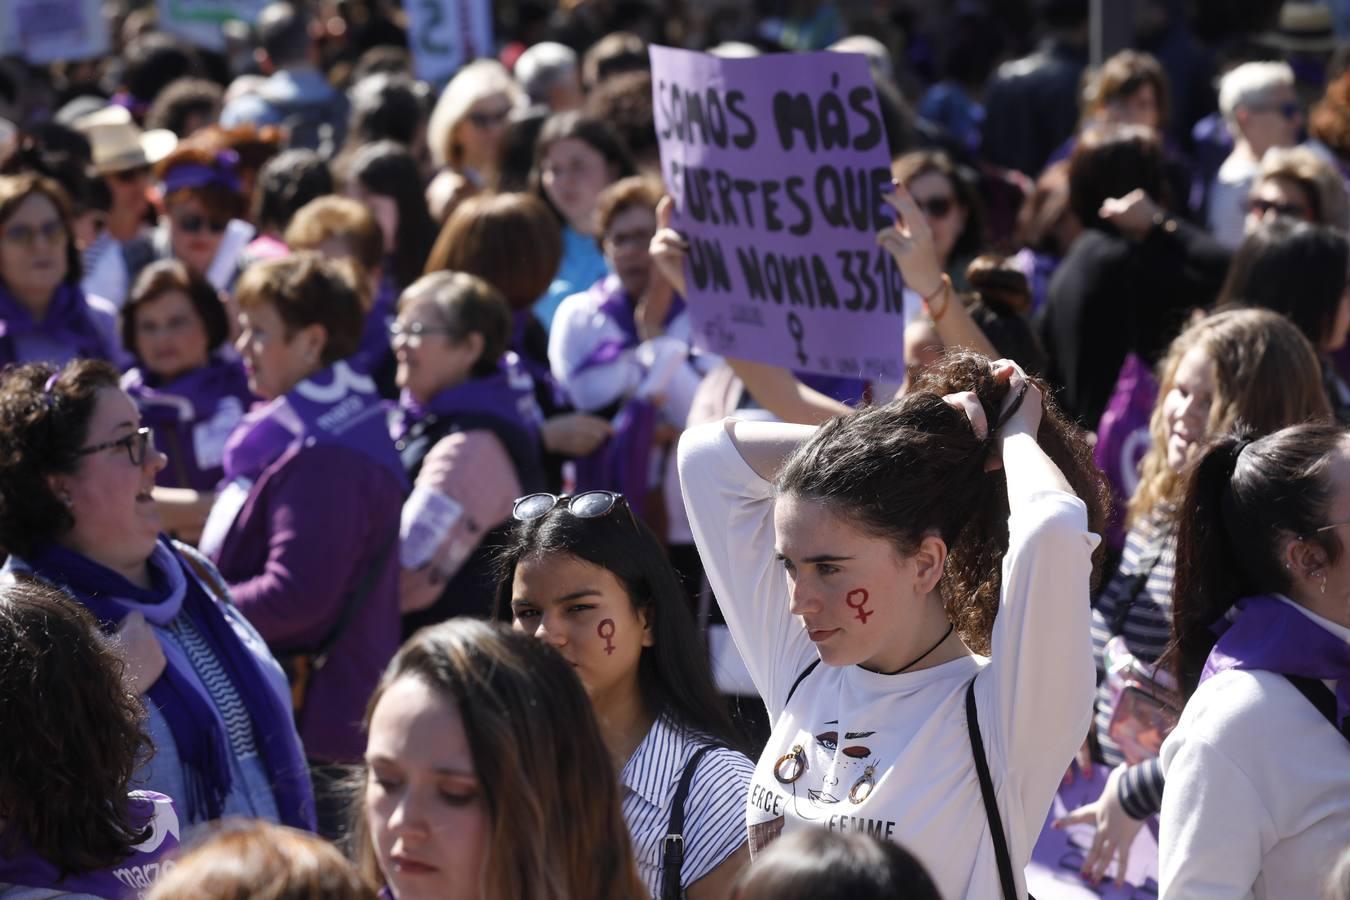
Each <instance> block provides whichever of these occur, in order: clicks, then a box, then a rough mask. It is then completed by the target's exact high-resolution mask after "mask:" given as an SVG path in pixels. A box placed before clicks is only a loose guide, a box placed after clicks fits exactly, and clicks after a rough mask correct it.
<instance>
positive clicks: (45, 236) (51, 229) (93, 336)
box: [0, 175, 123, 366]
mask: <svg viewBox="0 0 1350 900" xmlns="http://www.w3.org/2000/svg"><path fill="white" fill-rule="evenodd" d="M73 235H74V233H73V231H72V230H71V218H70V203H69V201H68V199H67V197H66V194H65V191H63V190H62V189H61V187H60V185H58V184H57V183H56V182H54V181H52V180H50V179H47V178H43V177H41V176H38V175H13V176H0V366H3V365H5V364H7V363H21V362H39V361H45V362H52V363H55V364H57V365H62V364H64V363H66V362H67V361H68V360H71V359H74V358H76V357H85V358H96V359H107V360H114V361H121V359H122V358H123V354H122V352H121V350H120V348H119V347H118V345H117V339H116V327H117V326H116V321H117V311H116V308H115V307H114V306H113V305H112V304H110V303H109V302H108V301H106V300H104V299H102V298H99V297H92V296H89V295H87V294H85V293H84V291H83V290H81V289H80V272H81V264H80V252H79V250H78V249H76V247H75V239H74V236H73Z"/></svg>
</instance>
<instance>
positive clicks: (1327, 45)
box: [1257, 2, 1336, 53]
mask: <svg viewBox="0 0 1350 900" xmlns="http://www.w3.org/2000/svg"><path fill="white" fill-rule="evenodd" d="M1332 26H1333V21H1332V16H1331V10H1330V9H1329V8H1328V7H1327V6H1326V5H1325V4H1322V3H1300V2H1286V3H1285V4H1284V5H1283V6H1281V7H1280V24H1279V28H1278V29H1277V30H1275V31H1267V32H1266V33H1264V34H1262V35H1260V36H1259V37H1258V38H1257V40H1258V41H1259V42H1260V43H1262V44H1264V45H1266V46H1267V47H1274V48H1276V49H1278V50H1284V51H1286V52H1290V53H1330V52H1331V51H1332V50H1334V49H1336V33H1335V31H1334V29H1333V27H1332Z"/></svg>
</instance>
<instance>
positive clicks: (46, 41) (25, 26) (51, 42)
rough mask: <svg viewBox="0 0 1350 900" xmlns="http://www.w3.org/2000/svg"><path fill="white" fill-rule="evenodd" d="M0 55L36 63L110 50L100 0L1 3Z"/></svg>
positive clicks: (85, 56) (33, 0)
mask: <svg viewBox="0 0 1350 900" xmlns="http://www.w3.org/2000/svg"><path fill="white" fill-rule="evenodd" d="M0 36H2V37H0V56H4V55H10V54H15V55H18V56H22V57H23V58H24V59H26V60H27V61H28V62H30V63H33V64H35V65H46V64H47V63H52V62H60V61H63V60H80V59H89V58H91V57H95V56H102V55H104V54H105V53H107V52H108V50H109V43H108V23H107V22H106V21H105V20H104V18H103V11H102V9H101V0H10V2H4V3H0Z"/></svg>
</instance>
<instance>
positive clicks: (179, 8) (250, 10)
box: [158, 0, 268, 53]
mask: <svg viewBox="0 0 1350 900" xmlns="http://www.w3.org/2000/svg"><path fill="white" fill-rule="evenodd" d="M267 3H268V0H158V6H159V27H160V28H161V29H162V30H164V31H167V32H169V33H170V34H176V35H178V36H179V37H181V38H182V39H183V40H185V41H190V42H192V43H194V44H196V45H197V46H198V47H205V48H206V49H207V50H214V51H216V52H218V53H219V52H223V51H224V50H225V49H226V46H225V32H224V31H222V30H221V26H222V25H224V24H225V23H226V22H228V21H230V20H232V19H238V20H239V21H242V22H248V23H249V24H250V25H251V24H253V23H254V22H256V21H257V20H258V14H259V13H261V12H262V11H263V7H264V6H266V5H267Z"/></svg>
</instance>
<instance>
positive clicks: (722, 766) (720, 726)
mask: <svg viewBox="0 0 1350 900" xmlns="http://www.w3.org/2000/svg"><path fill="white" fill-rule="evenodd" d="M513 515H514V517H515V519H516V527H515V530H514V531H513V533H512V534H511V537H510V541H509V543H508V544H507V546H506V548H505V549H504V550H503V552H502V554H501V557H500V559H501V576H502V577H501V582H500V584H499V586H498V588H497V610H498V614H499V615H500V616H503V617H505V616H507V615H509V616H510V618H511V621H512V624H513V627H514V628H515V629H516V630H518V631H523V632H525V633H527V634H531V635H534V636H535V637H537V638H539V639H540V640H543V641H545V642H547V643H549V644H551V645H552V646H554V647H556V648H557V649H558V651H559V652H560V653H561V654H562V655H563V658H564V659H566V660H567V662H568V663H569V664H571V666H572V667H573V669H574V670H575V671H576V673H577V675H578V676H579V677H580V678H581V683H582V684H583V685H584V686H585V688H586V693H587V694H589V695H590V698H591V707H592V708H593V709H594V710H595V715H596V718H597V719H598V720H599V722H600V732H601V734H602V735H603V736H604V739H605V745H606V747H607V748H608V750H609V756H610V761H611V764H612V766H613V768H614V771H616V772H617V773H618V774H619V781H620V784H621V785H622V788H623V810H624V816H625V818H626V819H627V820H628V828H629V833H630V834H631V835H632V838H633V851H634V854H635V855H636V857H637V863H638V871H639V872H640V873H641V875H642V879H643V881H644V882H645V883H646V885H647V889H648V891H650V893H651V896H652V897H655V898H678V897H681V896H688V897H691V898H695V900H698V898H722V897H725V896H726V894H727V891H728V890H729V888H730V886H731V883H732V882H733V881H734V880H735V878H736V876H737V874H738V873H739V872H740V870H741V868H743V867H744V865H745V863H746V861H747V858H748V857H747V851H746V846H745V802H746V796H747V794H746V791H747V787H748V785H749V782H750V776H751V773H752V771H753V766H752V765H751V763H750V761H749V760H748V759H747V758H746V757H745V755H744V754H742V753H740V752H739V751H737V750H735V749H733V747H734V746H735V745H736V744H737V743H738V740H737V736H736V735H735V733H734V729H733V727H732V726H731V724H730V722H729V721H728V719H727V715H726V712H725V706H724V704H723V701H722V698H721V697H720V696H719V695H718V694H717V691H716V689H715V688H714V686H713V680H712V673H711V671H710V669H709V666H708V663H707V657H706V655H705V653H704V651H703V644H702V641H701V640H700V639H699V636H698V633H697V630H696V629H695V627H694V620H693V617H692V615H690V612H689V601H688V599H687V597H686V594H685V591H684V588H683V587H682V586H681V585H680V582H679V577H678V576H677V575H676V573H675V570H674V569H673V568H672V567H671V565H670V563H669V562H668V561H667V559H666V556H665V553H664V551H663V550H662V548H661V544H660V542H659V541H658V540H657V538H656V535H654V534H653V533H652V532H651V531H650V530H649V529H647V527H646V526H644V525H642V524H641V523H639V522H638V520H637V518H636V517H635V516H634V515H633V513H632V510H631V509H630V508H629V507H628V501H627V500H626V499H625V498H624V497H623V495H622V494H616V493H613V492H611V491H587V492H585V493H581V494H577V495H576V496H574V497H556V496H554V495H553V494H531V495H528V496H526V497H522V498H521V499H520V500H518V501H516V504H515V508H514V510H513ZM669 834H679V835H682V836H683V837H682V839H681V840H680V841H678V842H675V841H671V840H667V835H669ZM673 843H678V844H679V847H678V848H676V847H672V846H671V844H673Z"/></svg>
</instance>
